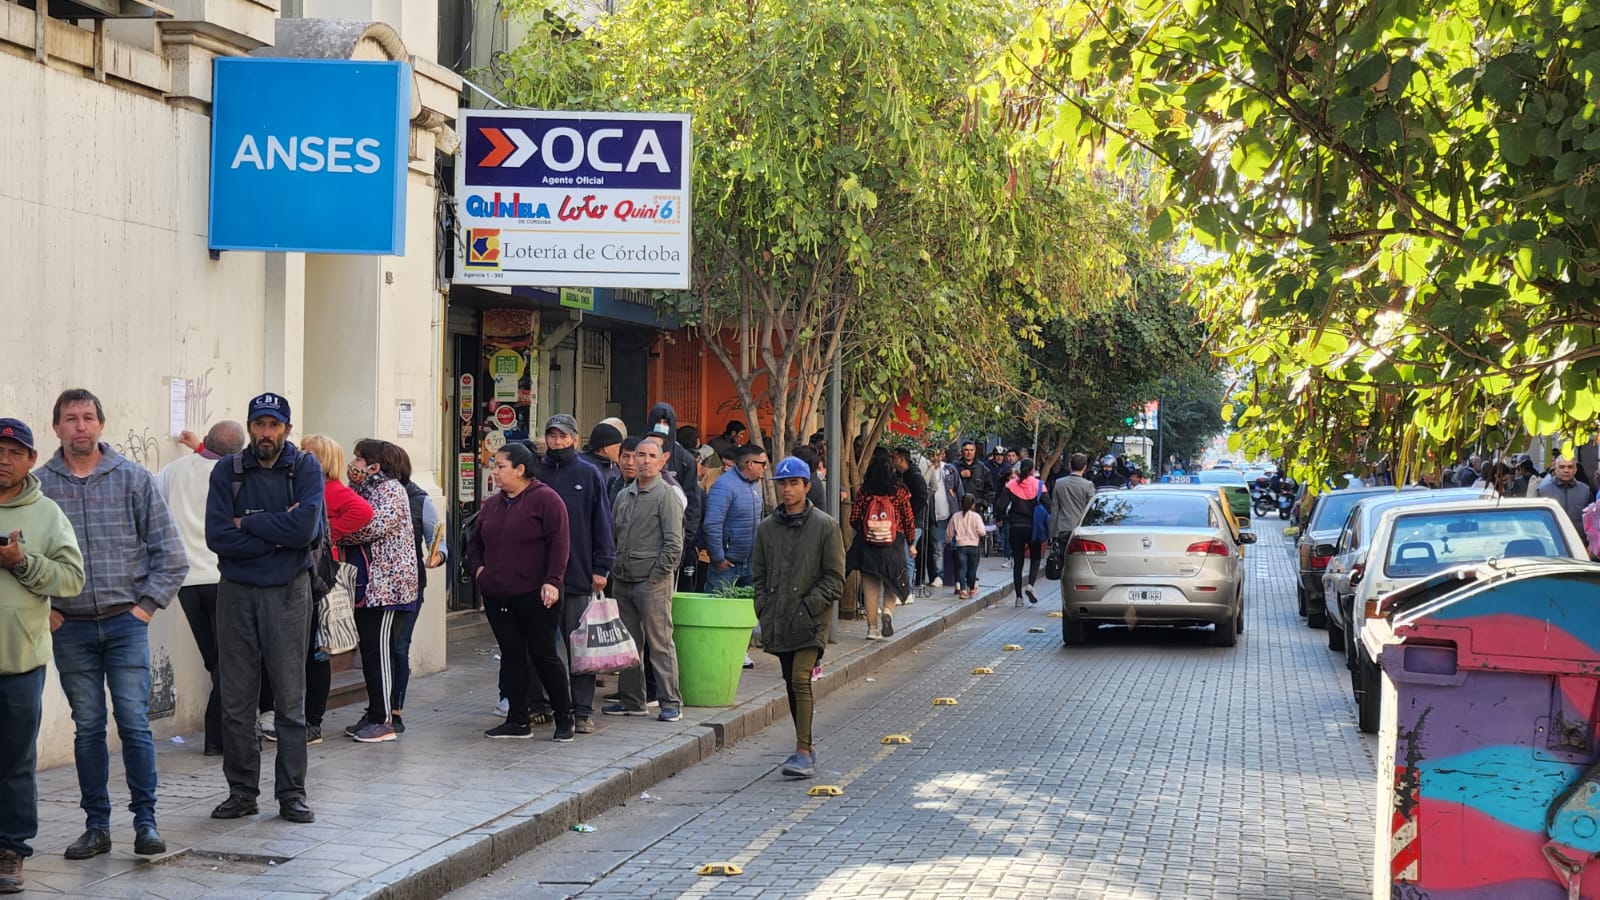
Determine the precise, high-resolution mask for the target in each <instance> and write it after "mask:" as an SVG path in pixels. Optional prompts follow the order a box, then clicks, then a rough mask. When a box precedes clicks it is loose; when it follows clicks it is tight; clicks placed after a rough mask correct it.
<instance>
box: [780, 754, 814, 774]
mask: <svg viewBox="0 0 1600 900" xmlns="http://www.w3.org/2000/svg"><path fill="white" fill-rule="evenodd" d="M779 771H781V772H782V773H783V774H784V775H785V776H786V777H789V778H810V777H811V776H813V775H815V774H817V760H816V755H815V754H813V753H801V752H800V751H798V750H796V751H795V752H794V753H792V754H790V755H789V758H788V759H786V760H784V761H783V766H782V767H781V768H780V769H779Z"/></svg>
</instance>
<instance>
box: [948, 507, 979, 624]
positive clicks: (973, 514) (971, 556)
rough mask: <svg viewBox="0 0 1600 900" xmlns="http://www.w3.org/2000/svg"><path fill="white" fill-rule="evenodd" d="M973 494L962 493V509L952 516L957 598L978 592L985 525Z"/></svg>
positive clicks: (951, 541)
mask: <svg viewBox="0 0 1600 900" xmlns="http://www.w3.org/2000/svg"><path fill="white" fill-rule="evenodd" d="M976 506H977V503H976V502H975V501H974V500H973V499H972V495H971V494H963V495H961V511H960V512H958V513H956V514H955V515H953V516H951V517H950V543H951V545H952V546H954V547H955V551H956V598H957V599H960V600H966V599H969V598H971V597H974V596H976V595H977V593H978V547H979V546H981V545H982V544H983V536H984V532H985V527H984V524H983V516H980V515H978V513H977V510H976V509H975V507H976Z"/></svg>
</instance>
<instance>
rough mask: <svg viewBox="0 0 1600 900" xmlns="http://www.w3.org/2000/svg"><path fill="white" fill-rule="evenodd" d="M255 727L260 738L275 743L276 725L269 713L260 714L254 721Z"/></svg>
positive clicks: (276, 737)
mask: <svg viewBox="0 0 1600 900" xmlns="http://www.w3.org/2000/svg"><path fill="white" fill-rule="evenodd" d="M256 727H257V730H259V731H260V732H261V736H262V737H264V738H266V739H267V740H269V741H276V740H277V739H278V725H277V722H276V721H275V719H274V716H273V714H272V712H271V711H268V712H264V713H262V714H261V715H260V717H259V718H257V719H256Z"/></svg>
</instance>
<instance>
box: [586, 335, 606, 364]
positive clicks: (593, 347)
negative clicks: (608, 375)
mask: <svg viewBox="0 0 1600 900" xmlns="http://www.w3.org/2000/svg"><path fill="white" fill-rule="evenodd" d="M583 367H584V368H586V369H604V368H605V367H606V333H605V332H603V331H597V330H593V329H584V332H583Z"/></svg>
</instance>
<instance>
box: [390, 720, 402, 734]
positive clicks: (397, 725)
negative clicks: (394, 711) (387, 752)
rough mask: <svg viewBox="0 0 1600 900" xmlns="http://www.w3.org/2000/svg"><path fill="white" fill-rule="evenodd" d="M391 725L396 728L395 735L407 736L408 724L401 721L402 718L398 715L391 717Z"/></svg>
mask: <svg viewBox="0 0 1600 900" xmlns="http://www.w3.org/2000/svg"><path fill="white" fill-rule="evenodd" d="M389 724H390V725H393V726H394V733H395V734H405V733H406V723H404V722H402V721H400V717H399V716H398V715H395V716H390V717H389Z"/></svg>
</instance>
